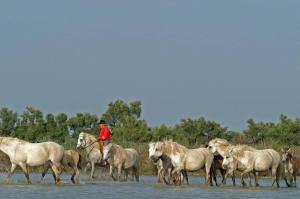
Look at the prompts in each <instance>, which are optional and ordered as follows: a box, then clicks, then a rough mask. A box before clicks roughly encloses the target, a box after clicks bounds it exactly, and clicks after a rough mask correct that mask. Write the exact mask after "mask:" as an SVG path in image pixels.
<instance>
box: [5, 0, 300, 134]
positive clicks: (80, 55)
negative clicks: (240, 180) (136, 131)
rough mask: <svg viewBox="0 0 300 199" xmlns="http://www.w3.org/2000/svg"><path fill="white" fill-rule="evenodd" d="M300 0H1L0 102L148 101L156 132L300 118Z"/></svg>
mask: <svg viewBox="0 0 300 199" xmlns="http://www.w3.org/2000/svg"><path fill="white" fill-rule="evenodd" d="M299 8H300V1H297V0H294V1H289V0H285V1H279V0H278V1H277V0H269V1H267V0H266V1H261V0H251V1H250V0H249V1H247V0H236V1H231V0H226V1H224V0H220V1H212V0H209V1H200V0H197V1H175V0H172V1H171V0H170V1H166V0H164V1H152V0H151V1H141V0H136V1H125V0H122V1H121V0H120V1H112V0H109V1H96V0H95V1H75V0H69V1H61V0H60V1H38V0H37V1H13V0H10V1H1V3H0V69H1V70H0V106H1V107H8V108H10V109H13V110H15V111H17V112H19V113H22V112H23V110H24V109H25V107H26V106H28V105H30V106H33V107H36V108H39V109H41V110H42V111H43V112H44V113H49V112H52V113H58V112H65V113H67V114H69V116H71V115H73V114H75V113H76V112H90V113H95V114H97V115H98V116H99V115H101V114H102V113H103V112H104V111H105V110H106V108H107V104H108V103H109V102H111V101H114V100H117V99H122V100H125V101H127V102H130V101H132V100H136V99H139V100H141V101H142V105H143V118H144V119H146V120H147V121H148V122H149V124H150V125H151V126H157V125H160V124H162V123H165V124H167V125H174V124H175V123H177V122H179V121H180V119H181V118H186V117H192V118H198V117H201V116H203V117H205V118H207V119H210V120H215V121H216V122H219V123H221V124H222V125H224V126H227V127H228V128H229V129H231V130H242V129H244V128H245V126H246V121H247V119H249V118H251V117H252V118H254V119H256V120H259V121H273V122H276V121H278V117H279V114H280V113H284V114H286V115H288V116H289V117H291V118H296V117H300V92H299V86H300V12H299Z"/></svg>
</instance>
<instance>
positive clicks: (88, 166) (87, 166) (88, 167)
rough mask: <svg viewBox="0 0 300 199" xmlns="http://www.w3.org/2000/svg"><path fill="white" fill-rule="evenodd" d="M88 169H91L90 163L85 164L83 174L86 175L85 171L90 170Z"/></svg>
mask: <svg viewBox="0 0 300 199" xmlns="http://www.w3.org/2000/svg"><path fill="white" fill-rule="evenodd" d="M90 167H91V163H90V162H88V163H87V164H86V166H85V168H84V172H85V173H86V172H87V170H88V169H90Z"/></svg>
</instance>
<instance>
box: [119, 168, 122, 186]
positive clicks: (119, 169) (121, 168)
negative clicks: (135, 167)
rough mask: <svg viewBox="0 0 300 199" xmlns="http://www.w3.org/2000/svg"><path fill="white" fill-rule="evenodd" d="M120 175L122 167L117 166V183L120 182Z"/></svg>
mask: <svg viewBox="0 0 300 199" xmlns="http://www.w3.org/2000/svg"><path fill="white" fill-rule="evenodd" d="M121 175H122V165H119V166H118V181H119V182H120V181H121Z"/></svg>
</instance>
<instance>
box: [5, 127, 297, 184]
mask: <svg viewBox="0 0 300 199" xmlns="http://www.w3.org/2000/svg"><path fill="white" fill-rule="evenodd" d="M77 149H78V150H84V151H85V158H86V161H87V166H86V170H87V169H88V168H91V173H90V178H94V171H95V165H102V166H109V174H110V176H111V177H112V178H113V179H114V180H119V181H121V180H123V179H124V180H127V178H128V174H129V172H131V173H132V178H133V179H135V180H136V181H139V166H140V157H139V154H138V152H137V151H136V150H135V149H133V148H123V147H122V146H120V145H117V144H108V145H107V146H105V147H104V150H103V154H101V152H100V150H99V145H98V139H96V138H95V137H94V136H93V135H91V134H88V133H84V132H82V133H80V134H79V137H78V142H77ZM0 150H1V151H2V152H4V153H5V154H7V155H8V157H9V159H10V162H11V168H10V171H9V174H8V177H9V178H10V177H11V175H12V174H13V173H14V171H15V169H16V167H17V166H19V167H20V168H21V169H22V170H23V172H24V174H25V176H26V179H27V181H28V183H31V181H30V178H29V173H28V171H29V170H28V168H29V167H32V166H44V170H43V173H42V179H43V177H44V176H45V174H46V173H47V171H48V170H49V169H50V168H51V170H52V172H53V177H54V180H55V183H56V184H57V183H59V182H60V175H61V172H62V166H69V167H70V168H72V169H73V171H74V172H73V174H72V177H71V180H72V182H73V183H76V182H79V169H81V167H80V162H81V161H80V159H81V156H80V155H79V153H78V152H77V151H74V150H64V148H63V147H62V146H60V145H59V144H57V143H55V142H42V143H29V142H26V141H23V140H20V139H17V138H12V137H0ZM149 159H151V160H152V161H153V163H154V164H155V165H156V167H157V173H158V181H163V182H165V183H166V184H171V183H174V184H182V183H184V181H186V183H187V184H188V183H189V181H188V175H187V173H188V172H193V171H199V170H201V169H204V170H205V183H206V184H208V185H212V179H214V181H215V183H216V185H217V181H216V170H220V173H221V175H222V183H224V184H225V183H226V180H227V178H228V176H229V175H230V176H231V177H232V180H233V185H235V173H236V171H238V172H239V173H240V177H241V184H242V186H245V185H246V182H245V181H244V176H245V175H247V176H248V184H249V186H251V174H252V175H253V176H254V180H255V186H259V183H258V179H257V173H258V172H264V171H269V170H271V175H272V186H274V185H275V184H276V185H277V187H279V178H280V168H281V166H280V165H281V164H283V165H284V168H285V176H288V177H289V181H288V179H287V177H285V178H284V179H285V182H286V184H287V186H292V185H296V175H297V173H298V171H299V169H300V168H299V167H300V162H299V159H296V158H294V157H292V155H291V153H290V151H289V150H284V151H282V152H281V153H279V152H277V151H275V150H274V149H263V150H257V149H255V148H253V147H250V146H248V145H233V144H230V143H229V142H228V141H227V140H224V139H219V138H216V139H213V140H211V141H210V142H209V143H208V145H206V146H202V147H200V148H196V149H188V148H186V147H185V146H183V145H180V144H178V143H176V142H173V141H159V142H153V143H149ZM115 170H117V176H115V172H114V171H115ZM122 174H123V176H122ZM122 177H124V178H123V179H122ZM42 179H41V180H42Z"/></svg>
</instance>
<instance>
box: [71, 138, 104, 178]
mask: <svg viewBox="0 0 300 199" xmlns="http://www.w3.org/2000/svg"><path fill="white" fill-rule="evenodd" d="M77 149H85V151H86V160H87V162H88V164H87V167H86V168H85V171H86V170H87V169H88V168H89V167H90V166H92V170H91V173H90V178H94V171H95V164H101V161H102V154H101V152H100V149H99V143H98V140H97V139H96V138H95V136H93V135H91V134H88V133H84V132H81V133H80V134H79V137H78V141H77Z"/></svg>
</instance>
